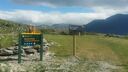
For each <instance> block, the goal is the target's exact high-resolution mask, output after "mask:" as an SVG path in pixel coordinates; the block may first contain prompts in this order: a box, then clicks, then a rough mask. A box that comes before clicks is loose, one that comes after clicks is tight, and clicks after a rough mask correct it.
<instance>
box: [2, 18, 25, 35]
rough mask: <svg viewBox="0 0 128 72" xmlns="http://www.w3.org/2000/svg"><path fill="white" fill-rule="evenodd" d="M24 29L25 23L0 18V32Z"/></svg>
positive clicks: (13, 31) (5, 32)
mask: <svg viewBox="0 0 128 72" xmlns="http://www.w3.org/2000/svg"><path fill="white" fill-rule="evenodd" d="M19 31H26V25H23V24H20V23H15V22H12V21H7V20H2V19H0V34H7V33H17V32H19Z"/></svg>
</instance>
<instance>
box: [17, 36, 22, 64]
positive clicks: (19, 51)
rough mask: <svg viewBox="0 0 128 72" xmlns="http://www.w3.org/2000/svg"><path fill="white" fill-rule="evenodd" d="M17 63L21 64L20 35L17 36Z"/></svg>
mask: <svg viewBox="0 0 128 72" xmlns="http://www.w3.org/2000/svg"><path fill="white" fill-rule="evenodd" d="M18 63H21V34H19V46H18Z"/></svg>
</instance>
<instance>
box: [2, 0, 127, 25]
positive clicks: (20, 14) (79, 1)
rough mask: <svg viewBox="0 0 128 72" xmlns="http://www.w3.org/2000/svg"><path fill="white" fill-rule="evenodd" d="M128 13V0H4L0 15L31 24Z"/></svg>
mask: <svg viewBox="0 0 128 72" xmlns="http://www.w3.org/2000/svg"><path fill="white" fill-rule="evenodd" d="M118 13H120V14H127V13H128V0H0V18H1V19H6V20H12V21H16V22H23V23H28V24H39V25H40V24H58V23H63V24H64V23H65V24H87V23H88V22H90V21H92V20H94V19H105V18H107V17H109V16H111V15H115V14H118Z"/></svg>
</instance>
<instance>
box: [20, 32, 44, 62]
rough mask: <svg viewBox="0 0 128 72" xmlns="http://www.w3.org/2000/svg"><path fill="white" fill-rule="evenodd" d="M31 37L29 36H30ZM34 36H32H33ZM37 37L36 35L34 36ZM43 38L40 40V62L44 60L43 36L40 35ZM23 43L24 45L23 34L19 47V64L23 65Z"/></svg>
mask: <svg viewBox="0 0 128 72" xmlns="http://www.w3.org/2000/svg"><path fill="white" fill-rule="evenodd" d="M28 35H29V34H28ZM31 35H32V34H31ZM33 35H35V34H33ZM38 35H39V34H38ZM40 35H41V38H40V41H41V43H40V61H42V60H43V34H40ZM23 46H24V45H23V43H22V34H21V33H20V34H19V46H18V63H21V61H22V59H21V57H22V56H21V54H22V48H23Z"/></svg>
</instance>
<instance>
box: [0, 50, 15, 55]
mask: <svg viewBox="0 0 128 72" xmlns="http://www.w3.org/2000/svg"><path fill="white" fill-rule="evenodd" d="M10 55H13V51H12V50H7V49H1V50H0V56H10Z"/></svg>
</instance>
